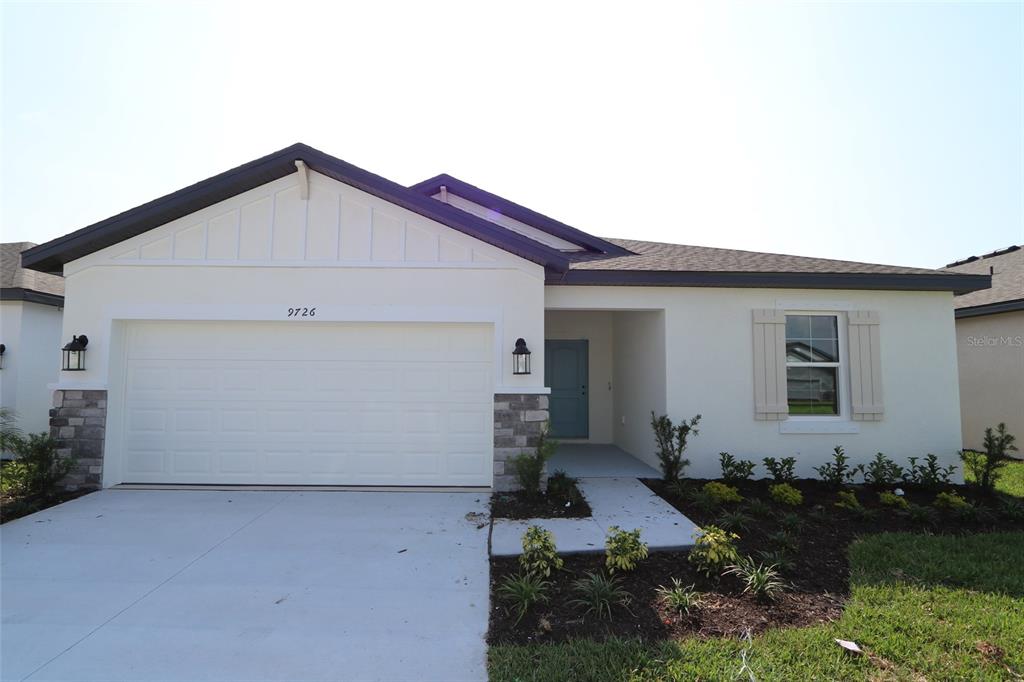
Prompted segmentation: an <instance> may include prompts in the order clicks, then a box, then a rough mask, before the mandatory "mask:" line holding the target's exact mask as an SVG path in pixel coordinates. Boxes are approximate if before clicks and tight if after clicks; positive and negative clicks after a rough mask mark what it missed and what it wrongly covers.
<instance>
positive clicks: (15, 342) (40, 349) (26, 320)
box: [0, 301, 64, 433]
mask: <svg viewBox="0 0 1024 682" xmlns="http://www.w3.org/2000/svg"><path fill="white" fill-rule="evenodd" d="M0 342H2V343H4V344H5V345H6V346H7V352H6V353H5V354H4V369H3V370H0V405H3V406H4V407H7V408H10V409H13V410H14V411H15V412H17V413H18V426H19V428H21V430H22V431H23V432H25V433H39V432H43V431H45V432H49V430H50V426H49V423H50V415H49V410H50V406H51V404H52V402H53V392H52V390H51V388H50V386H51V385H52V384H53V382H54V381H56V380H57V375H58V370H59V368H60V348H61V346H63V345H64V344H63V343H62V342H61V309H60V308H57V307H54V306H48V305H41V304H39V303H30V302H26V301H3V302H0Z"/></svg>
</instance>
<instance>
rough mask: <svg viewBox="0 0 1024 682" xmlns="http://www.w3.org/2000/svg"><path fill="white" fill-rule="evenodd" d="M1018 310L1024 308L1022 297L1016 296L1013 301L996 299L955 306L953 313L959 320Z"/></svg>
mask: <svg viewBox="0 0 1024 682" xmlns="http://www.w3.org/2000/svg"><path fill="white" fill-rule="evenodd" d="M1018 310H1024V298H1018V299H1016V300H1013V301H998V302H996V303H985V304H983V305H973V306H967V307H965V308H957V309H956V311H955V313H954V314H955V315H956V319H958V320H959V319H962V318H965V317H981V316H982V315H998V314H1000V313H1013V312H1017V311H1018Z"/></svg>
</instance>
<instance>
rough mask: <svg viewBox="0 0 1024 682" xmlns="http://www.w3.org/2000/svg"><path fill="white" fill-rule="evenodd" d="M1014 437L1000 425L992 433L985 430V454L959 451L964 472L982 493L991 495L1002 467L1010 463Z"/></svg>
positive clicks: (988, 429)
mask: <svg viewBox="0 0 1024 682" xmlns="http://www.w3.org/2000/svg"><path fill="white" fill-rule="evenodd" d="M1016 440H1017V439H1016V437H1015V436H1013V435H1012V434H1009V433H1007V432H1006V424H1002V423H1000V424H999V426H997V427H996V430H995V431H993V430H992V427H989V428H987V429H985V440H984V442H983V443H982V444H983V445H984V447H985V452H978V451H977V450H961V451H960V459H961V460H963V463H964V471H965V472H966V473H969V474H971V477H972V478H974V485H976V486H977V487H978V488H979V489H980V490H981V491H982V492H984V493H988V494H991V493H992V492H993V491H994V490H995V487H996V481H998V480H999V475H1000V474H1001V473H1002V469H1003V467H1005V466H1006V465H1007V464H1009V462H1010V453H1011V452H1014V451H1015V450H1016V449H1017V446H1016V445H1015V442H1016Z"/></svg>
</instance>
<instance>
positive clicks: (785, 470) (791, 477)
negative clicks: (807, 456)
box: [761, 457, 796, 483]
mask: <svg viewBox="0 0 1024 682" xmlns="http://www.w3.org/2000/svg"><path fill="white" fill-rule="evenodd" d="M761 461H762V462H764V468H765V469H767V470H768V473H769V474H771V476H772V480H774V481H775V482H776V483H792V482H793V481H795V480H796V474H795V473H793V470H794V469H795V468H796V458H795V457H783V458H782V459H775V458H774V457H765V458H764V459H763V460H761Z"/></svg>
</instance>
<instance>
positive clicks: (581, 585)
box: [569, 573, 629, 620]
mask: <svg viewBox="0 0 1024 682" xmlns="http://www.w3.org/2000/svg"><path fill="white" fill-rule="evenodd" d="M573 590H574V591H575V592H576V594H578V595H579V597H577V598H576V599H573V600H571V601H570V602H569V604H570V606H577V607H580V608H582V609H583V612H584V613H596V614H597V617H598V618H603V617H604V616H606V615H607V616H608V620H611V619H612V607H615V606H622V607H628V606H629V592H627V591H626V590H625V589H623V587H622V586H621V584H620V580H619V578H617V577H615V576H611V577H606V576H605V575H604V574H602V573H587V574H586V575H585V576H583V577H582V578H580V579H578V580H576V581H574V582H573Z"/></svg>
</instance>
